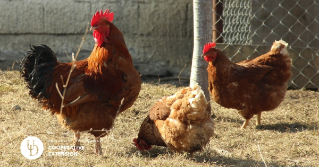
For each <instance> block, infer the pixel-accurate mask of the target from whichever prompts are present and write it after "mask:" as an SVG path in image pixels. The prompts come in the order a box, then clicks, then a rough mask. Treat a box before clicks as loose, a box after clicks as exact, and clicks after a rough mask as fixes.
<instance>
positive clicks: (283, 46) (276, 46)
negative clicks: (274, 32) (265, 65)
mask: <svg viewBox="0 0 319 167" xmlns="http://www.w3.org/2000/svg"><path fill="white" fill-rule="evenodd" d="M287 47H288V43H287V42H285V41H283V40H279V41H275V42H274V43H273V44H272V46H271V49H270V50H271V51H277V52H278V51H280V53H281V54H283V55H288V50H287Z"/></svg>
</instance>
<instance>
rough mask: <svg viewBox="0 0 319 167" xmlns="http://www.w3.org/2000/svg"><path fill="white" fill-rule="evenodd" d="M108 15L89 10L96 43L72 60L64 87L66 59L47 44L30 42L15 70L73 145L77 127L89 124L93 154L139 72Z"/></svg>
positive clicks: (129, 99)
mask: <svg viewBox="0 0 319 167" xmlns="http://www.w3.org/2000/svg"><path fill="white" fill-rule="evenodd" d="M112 20H113V13H109V11H108V10H105V12H104V13H103V11H102V10H101V11H100V12H99V11H97V12H96V13H95V14H94V15H93V17H92V21H91V30H94V31H93V37H94V40H95V42H96V44H95V46H94V48H93V51H92V53H91V55H90V56H89V57H88V58H87V59H85V60H80V61H76V62H75V65H76V66H75V69H74V71H73V72H72V73H71V75H70V82H69V84H68V85H67V88H66V90H64V89H63V86H62V83H63V82H65V81H66V80H67V77H68V75H69V71H70V69H71V65H72V63H60V62H59V61H58V60H57V58H56V56H55V54H54V52H53V51H52V50H51V49H50V48H49V47H48V46H46V45H41V46H33V47H31V50H30V51H28V52H27V55H26V56H25V57H24V59H23V61H22V62H21V75H22V77H23V78H24V80H25V82H26V83H27V87H28V88H29V89H30V91H29V94H30V95H31V97H32V98H34V99H37V100H38V101H39V102H40V103H42V106H43V108H44V109H48V110H50V111H51V113H52V114H54V115H56V116H57V118H58V121H59V122H60V123H61V124H62V126H64V127H66V128H68V129H71V130H73V131H74V133H75V145H76V146H79V145H80V143H79V139H80V133H79V132H81V131H88V130H91V131H90V132H89V133H91V134H92V135H94V136H95V137H96V141H97V142H96V145H95V150H96V153H97V154H102V149H101V146H100V137H103V136H105V135H106V131H107V130H109V129H111V128H112V126H113V123H114V119H115V117H116V116H117V115H118V114H119V113H121V112H123V111H124V110H126V109H127V108H129V107H131V106H132V105H133V103H134V101H135V100H136V98H137V96H138V94H139V92H140V89H141V79H140V75H139V73H138V72H137V71H136V69H135V68H134V67H133V63H132V57H131V55H130V53H129V51H128V49H127V47H126V44H125V42H124V38H123V35H122V33H121V31H120V30H119V29H118V28H117V27H116V26H115V25H114V24H112V23H111V22H112ZM56 83H57V87H58V89H59V90H60V91H61V92H63V91H66V92H64V93H65V98H64V103H63V105H64V108H63V110H62V112H61V113H60V107H61V102H62V101H61V97H60V95H59V92H58V91H57V88H56ZM122 99H123V101H122ZM121 102H122V103H121Z"/></svg>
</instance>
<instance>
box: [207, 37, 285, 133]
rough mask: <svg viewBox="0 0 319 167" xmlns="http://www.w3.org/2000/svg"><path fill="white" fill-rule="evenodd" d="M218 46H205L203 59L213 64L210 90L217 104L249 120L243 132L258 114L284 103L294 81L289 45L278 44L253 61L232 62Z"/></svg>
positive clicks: (209, 83) (277, 42)
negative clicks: (234, 110)
mask: <svg viewBox="0 0 319 167" xmlns="http://www.w3.org/2000/svg"><path fill="white" fill-rule="evenodd" d="M215 45H216V44H215V43H208V44H206V45H205V47H204V50H203V55H202V56H204V58H205V60H206V61H207V62H209V64H208V67H207V71H208V85H209V86H208V90H209V92H210V93H211V95H212V98H213V100H214V101H215V102H217V103H218V104H220V105H221V106H223V107H226V108H234V109H237V110H239V113H240V114H241V115H242V116H243V117H244V118H245V119H246V121H245V122H244V124H243V125H242V128H246V126H247V124H248V122H249V120H250V119H251V118H252V117H253V116H254V114H257V115H258V117H257V122H256V124H257V125H260V120H261V112H262V111H269V110H273V109H275V108H276V107H278V106H279V104H280V103H281V102H282V101H283V99H284V97H285V93H286V89H287V82H288V80H289V78H290V77H291V72H290V69H291V59H290V57H289V54H288V51H287V46H288V44H287V43H286V42H284V41H282V40H280V41H275V42H274V43H273V45H272V47H271V49H270V51H269V52H268V53H266V54H264V55H261V56H259V57H257V58H255V59H252V60H245V61H242V62H239V63H233V62H231V61H230V60H229V59H228V58H227V57H226V55H225V54H224V53H223V52H222V51H221V50H219V49H217V48H214V46H215Z"/></svg>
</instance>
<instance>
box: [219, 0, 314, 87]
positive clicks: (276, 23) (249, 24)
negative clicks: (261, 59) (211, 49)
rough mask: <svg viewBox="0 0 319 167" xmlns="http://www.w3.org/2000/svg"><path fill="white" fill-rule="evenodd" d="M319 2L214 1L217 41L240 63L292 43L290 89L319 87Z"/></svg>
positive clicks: (288, 0) (290, 48) (308, 0)
mask: <svg viewBox="0 0 319 167" xmlns="http://www.w3.org/2000/svg"><path fill="white" fill-rule="evenodd" d="M318 9H319V0H302V1H301V0H213V40H214V41H216V42H217V47H219V48H220V49H222V50H223V51H224V52H225V53H226V55H228V56H229V58H230V59H231V60H232V61H234V62H238V61H241V60H243V59H252V58H255V57H257V56H259V55H262V54H264V53H266V52H268V51H269V49H270V47H271V45H272V43H273V42H274V41H275V40H280V39H282V40H284V41H286V42H288V43H289V46H288V51H289V54H290V57H291V58H292V60H293V66H292V69H291V71H292V73H293V75H292V77H291V80H290V82H289V87H292V88H304V87H306V88H312V89H318V88H319V72H318V68H319V54H318V52H319V37H318V33H319V21H318V20H319V10H318Z"/></svg>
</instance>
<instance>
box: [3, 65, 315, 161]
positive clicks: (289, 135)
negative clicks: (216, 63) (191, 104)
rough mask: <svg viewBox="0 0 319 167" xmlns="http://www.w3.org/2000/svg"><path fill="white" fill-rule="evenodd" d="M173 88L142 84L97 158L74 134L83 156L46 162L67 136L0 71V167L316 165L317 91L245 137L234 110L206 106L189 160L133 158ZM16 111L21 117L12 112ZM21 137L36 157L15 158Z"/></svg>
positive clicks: (86, 138) (291, 96)
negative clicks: (201, 138)
mask: <svg viewBox="0 0 319 167" xmlns="http://www.w3.org/2000/svg"><path fill="white" fill-rule="evenodd" d="M179 89H181V87H176V86H174V85H171V84H158V83H143V84H142V90H141V93H140V95H139V97H138V99H137V101H136V102H135V103H134V105H133V106H132V107H131V108H130V109H128V110H127V111H125V112H124V113H122V114H120V115H119V116H118V117H117V119H116V121H115V127H114V128H113V129H112V130H111V132H110V133H109V135H107V136H106V137H104V138H102V139H101V141H102V143H101V145H102V149H103V156H96V155H95V154H94V143H93V142H92V140H93V139H94V137H93V136H92V135H89V134H81V139H82V141H83V142H82V145H83V146H84V150H83V151H80V152H79V153H78V156H74V157H66V156H64V157H59V156H49V155H48V152H49V149H48V147H49V146H60V145H62V146H71V145H72V140H73V133H72V132H70V131H67V130H65V129H62V128H61V126H60V124H59V123H58V121H57V120H56V118H55V116H51V115H50V114H49V112H48V111H43V110H42V108H41V106H40V105H39V104H38V102H37V101H35V100H33V99H31V98H30V97H29V95H28V91H27V89H26V88H25V85H24V83H23V80H22V79H21V78H20V75H19V72H17V71H0V136H1V137H0V166H161V167H165V166H265V164H266V165H267V166H319V130H318V122H319V113H318V112H319V92H315V91H305V90H289V91H288V92H287V94H286V97H285V100H284V102H283V103H282V104H281V105H280V106H279V107H278V108H277V109H275V110H274V111H271V112H264V113H263V114H262V125H261V126H259V127H256V126H255V125H254V121H255V120H256V118H255V117H254V118H253V119H252V121H251V122H250V124H249V126H248V127H247V129H245V130H241V129H240V126H241V124H242V123H243V121H244V119H243V118H242V117H241V116H240V115H239V114H238V113H237V111H236V110H232V109H226V108H223V107H220V106H219V105H218V104H216V103H214V102H211V104H212V114H213V115H212V116H213V117H214V118H215V119H214V120H215V125H216V126H215V133H216V135H215V136H214V137H213V138H212V139H211V141H210V143H209V144H208V145H207V147H206V148H205V149H204V150H203V151H202V152H198V153H195V154H194V155H193V156H189V155H187V154H174V153H172V152H170V151H169V150H167V149H166V148H163V147H153V148H152V149H151V150H149V151H148V152H146V151H145V152H140V151H138V150H137V149H136V148H135V146H133V145H132V140H133V138H136V137H137V133H138V130H139V127H140V124H141V122H142V121H143V119H144V118H145V117H146V115H147V113H148V111H149V109H150V108H151V107H152V105H153V104H154V102H155V101H156V100H158V99H159V98H161V97H163V96H168V95H171V94H173V93H174V92H176V91H177V90H179ZM15 105H19V106H20V107H21V110H12V106H15ZM27 136H35V137H38V138H39V139H40V140H41V141H42V142H43V144H44V152H43V154H42V156H41V157H40V158H38V159H36V160H28V159H26V158H25V157H23V156H22V155H21V153H20V144H21V142H22V140H23V139H25V138H26V137H27Z"/></svg>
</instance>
